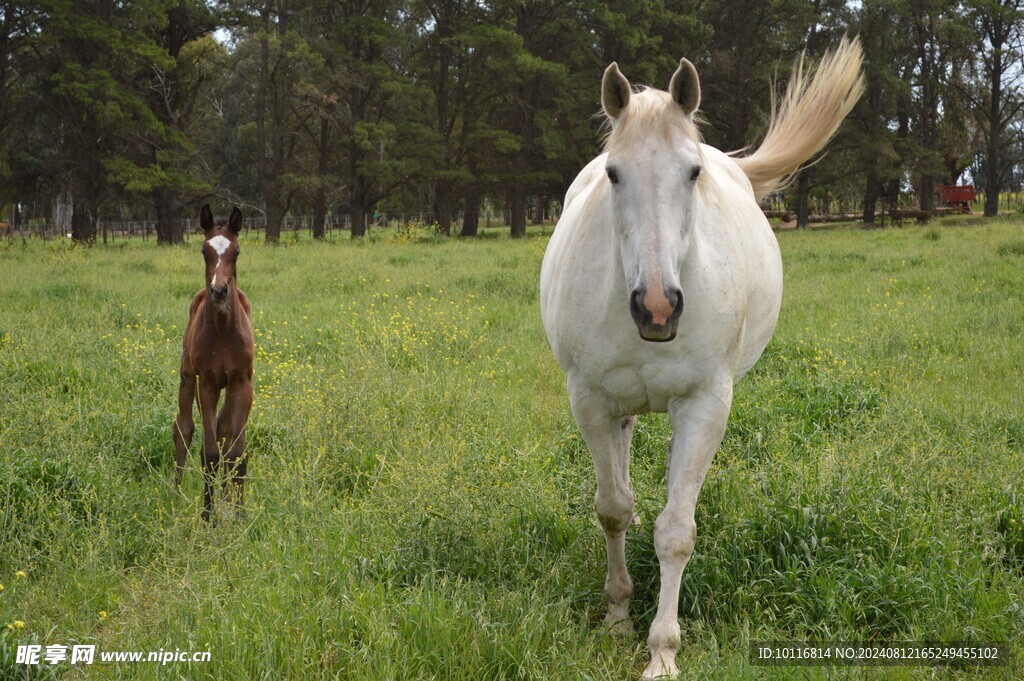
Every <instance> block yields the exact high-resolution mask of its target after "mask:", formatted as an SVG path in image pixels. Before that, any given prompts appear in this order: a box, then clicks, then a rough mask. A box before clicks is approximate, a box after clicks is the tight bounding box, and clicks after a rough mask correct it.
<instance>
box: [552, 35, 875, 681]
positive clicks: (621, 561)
mask: <svg viewBox="0 0 1024 681" xmlns="http://www.w3.org/2000/svg"><path fill="white" fill-rule="evenodd" d="M861 62H862V51H861V47H860V44H859V42H857V41H856V40H853V41H847V40H846V39H844V40H843V41H842V42H841V43H840V45H839V46H838V48H837V49H836V50H835V51H834V52H832V53H831V54H829V55H828V56H826V57H825V58H824V59H823V60H822V61H821V63H820V65H819V66H818V68H817V70H816V72H815V75H814V77H813V78H810V79H808V78H807V77H806V76H805V73H804V70H803V68H802V60H801V62H799V63H798V64H797V68H796V71H795V73H794V76H793V78H792V79H791V81H790V84H789V87H788V89H787V92H786V95H785V97H784V98H783V101H782V103H781V105H780V107H779V110H778V112H777V114H775V115H773V117H772V120H771V123H770V125H769V129H768V132H767V134H766V136H765V139H764V141H763V142H762V144H761V146H760V147H759V148H758V150H757V151H756V152H755V153H754V154H752V155H749V156H745V157H741V156H738V155H728V154H724V153H722V152H721V151H719V150H718V149H715V148H713V147H709V146H707V145H705V144H702V143H701V139H700V136H699V134H698V132H697V129H696V127H695V125H694V121H693V113H694V111H695V110H696V109H697V106H698V104H699V103H700V84H699V81H698V79H697V71H696V69H694V67H693V64H691V63H690V62H689V61H687V60H686V59H683V60H681V61H680V62H679V69H678V70H677V71H676V72H675V74H674V75H673V76H672V80H671V82H670V84H669V90H668V92H663V91H661V90H655V89H643V90H640V91H634V90H633V89H632V88H631V87H630V84H629V81H627V80H626V78H625V77H624V76H623V75H622V73H621V72H620V71H619V68H618V65H617V64H615V63H612V64H611V65H610V66H609V67H608V68H607V70H606V71H605V72H604V80H603V82H602V86H601V88H602V91H601V101H602V105H603V107H604V111H605V113H606V114H607V116H608V119H609V121H610V123H611V132H610V134H609V135H608V138H607V140H606V142H605V153H603V154H601V155H600V156H598V157H597V158H595V159H594V160H593V161H591V162H590V163H589V164H588V165H587V166H586V167H585V168H584V169H583V170H582V172H580V174H579V176H578V177H577V178H576V180H575V181H574V182H573V183H572V186H570V187H569V191H568V193H567V194H566V196H565V204H564V209H563V213H562V217H561V219H560V220H559V222H558V225H557V227H556V228H555V232H554V235H553V236H552V238H551V241H550V243H549V244H548V248H547V252H546V253H545V256H544V264H543V266H542V269H541V282H540V290H541V311H542V315H543V318H544V328H545V330H546V331H547V335H548V340H549V342H550V343H551V347H552V349H553V350H554V353H555V357H556V358H557V360H558V362H559V364H561V366H562V368H563V369H565V372H566V374H567V375H568V390H569V399H570V402H571V404H572V413H573V416H574V417H575V419H576V423H577V424H579V427H580V430H581V431H582V433H583V438H584V440H585V441H586V443H587V447H588V448H589V449H590V454H591V457H592V458H593V461H594V469H595V471H596V473H597V494H596V499H595V506H596V508H597V516H598V519H599V520H600V522H601V525H602V527H603V528H604V533H605V541H606V545H607V552H608V575H607V579H606V581H605V593H606V594H607V595H608V598H609V599H610V608H609V612H608V615H607V617H606V620H605V621H606V624H608V625H609V626H611V627H612V628H613V629H616V630H624V631H627V632H628V631H631V628H632V625H631V624H630V620H629V598H630V596H631V594H632V591H633V583H632V580H631V579H630V577H629V572H628V571H627V568H626V555H625V535H626V529H627V528H628V527H629V525H630V524H631V521H632V520H633V519H634V515H633V505H634V502H633V490H632V485H631V483H630V479H629V447H630V439H631V437H632V432H633V424H634V422H635V420H636V416H635V415H636V414H640V413H644V412H648V411H659V412H668V414H669V418H670V419H671V422H672V430H673V438H672V442H671V443H670V445H669V453H668V472H667V478H668V503H667V505H666V506H665V509H664V511H663V512H662V513H661V515H659V517H658V520H657V522H656V524H655V529H654V544H655V549H656V551H657V554H658V561H659V562H660V564H661V594H660V598H659V600H658V613H657V616H656V617H655V619H654V622H653V623H652V625H651V631H650V635H649V636H648V639H647V642H648V645H649V646H650V651H651V662H650V664H649V665H648V667H647V669H646V670H645V671H644V674H643V678H645V679H648V678H656V677H664V676H675V675H676V674H677V673H678V671H679V670H678V668H677V667H676V662H675V657H676V652H677V651H678V649H679V643H680V629H679V623H678V620H677V615H678V606H679V582H680V578H681V577H682V573H683V568H684V567H685V566H686V563H687V561H688V560H689V559H690V556H691V554H692V553H693V548H694V542H695V540H696V537H697V527H696V524H695V522H694V510H695V506H696V503H697V495H698V494H699V492H700V489H701V485H702V484H703V482H704V477H705V475H706V474H707V472H708V468H709V467H710V465H711V459H712V457H713V456H714V453H715V451H716V450H717V449H718V446H719V445H720V444H721V442H722V436H723V435H724V433H725V425H726V421H727V419H728V416H729V408H730V404H731V403H732V394H733V385H734V384H735V383H736V382H737V381H739V379H740V378H742V377H743V375H744V374H745V373H746V372H747V371H748V370H749V369H750V368H751V367H752V366H753V365H754V363H755V362H756V361H757V359H758V357H760V355H761V353H762V351H763V350H764V348H765V346H766V345H767V344H768V341H769V340H770V339H771V336H772V333H773V332H774V330H775V323H776V321H777V319H778V315H779V307H780V304H781V300H782V260H781V257H780V255H779V247H778V244H777V243H776V240H775V236H774V235H773V234H772V230H771V227H770V226H769V224H768V220H767V219H766V218H765V216H764V214H763V213H762V212H761V209H760V208H759V207H758V199H760V198H762V197H763V196H765V195H766V194H767V193H769V192H770V191H772V190H773V189H775V188H777V187H779V186H781V185H782V184H783V183H785V182H786V181H788V180H789V179H790V178H791V177H792V175H793V173H795V172H796V171H797V170H798V169H799V168H800V166H801V165H802V164H804V163H805V162H806V161H808V159H810V158H811V157H812V156H814V154H816V153H817V152H818V151H820V150H821V148H822V147H823V146H824V145H825V143H826V142H827V141H828V140H829V139H830V138H831V137H832V135H833V134H835V132H836V130H837V129H838V127H839V125H840V123H841V122H842V120H843V118H845V116H846V114H847V113H849V111H850V109H851V108H852V107H853V105H854V104H855V103H856V101H857V99H858V98H859V97H860V94H861V92H862V90H863V77H862V76H861ZM637 331H639V334H638V333H637Z"/></svg>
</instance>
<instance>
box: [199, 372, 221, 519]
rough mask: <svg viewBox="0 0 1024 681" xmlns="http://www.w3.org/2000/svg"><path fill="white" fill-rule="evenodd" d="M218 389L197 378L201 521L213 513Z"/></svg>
mask: <svg viewBox="0 0 1024 681" xmlns="http://www.w3.org/2000/svg"><path fill="white" fill-rule="evenodd" d="M218 400H220V388H219V387H218V386H217V384H216V382H215V381H214V380H213V379H210V380H203V376H200V377H199V414H200V416H201V418H202V422H203V520H205V521H209V520H210V514H211V513H212V512H213V488H214V481H215V478H216V477H217V468H218V466H219V464H220V443H219V442H217V402H218Z"/></svg>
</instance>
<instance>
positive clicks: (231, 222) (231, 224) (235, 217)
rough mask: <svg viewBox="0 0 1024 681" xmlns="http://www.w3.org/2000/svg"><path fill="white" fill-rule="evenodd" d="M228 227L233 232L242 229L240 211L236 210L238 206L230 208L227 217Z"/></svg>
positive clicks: (236, 232)
mask: <svg viewBox="0 0 1024 681" xmlns="http://www.w3.org/2000/svg"><path fill="white" fill-rule="evenodd" d="M228 229H230V230H231V231H232V232H234V233H235V234H238V233H239V232H241V231H242V211H240V210H238V206H235V207H234V208H233V209H232V210H231V217H229V218H228Z"/></svg>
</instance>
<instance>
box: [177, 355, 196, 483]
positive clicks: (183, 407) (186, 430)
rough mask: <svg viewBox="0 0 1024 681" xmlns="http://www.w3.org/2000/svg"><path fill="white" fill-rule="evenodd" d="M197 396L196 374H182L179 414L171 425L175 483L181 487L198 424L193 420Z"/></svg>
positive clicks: (179, 390) (179, 392)
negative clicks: (193, 404) (186, 460)
mask: <svg viewBox="0 0 1024 681" xmlns="http://www.w3.org/2000/svg"><path fill="white" fill-rule="evenodd" d="M195 397H196V379H195V376H187V375H186V374H184V373H183V374H181V383H180V385H179V386H178V415H177V417H175V419H174V424H173V425H172V426H171V431H172V433H171V435H172V437H173V439H174V485H175V487H179V488H180V487H181V479H182V477H183V476H184V475H185V458H186V455H187V454H188V449H189V447H191V446H192V434H193V433H194V432H195V429H196V424H195V421H193V420H192V402H193V401H194V400H195Z"/></svg>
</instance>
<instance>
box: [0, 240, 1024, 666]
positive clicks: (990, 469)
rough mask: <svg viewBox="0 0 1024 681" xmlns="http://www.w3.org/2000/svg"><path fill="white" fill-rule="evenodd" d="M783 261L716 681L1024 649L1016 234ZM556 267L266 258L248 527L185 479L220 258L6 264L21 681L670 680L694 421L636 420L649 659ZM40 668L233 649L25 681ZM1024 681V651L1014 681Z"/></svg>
mask: <svg viewBox="0 0 1024 681" xmlns="http://www.w3.org/2000/svg"><path fill="white" fill-rule="evenodd" d="M779 238H780V242H781V246H782V249H783V257H784V260H785V265H786V293H785V300H784V306H783V311H782V318H781V321H780V325H779V329H778V331H777V333H776V336H775V339H774V340H773V341H772V344H771V345H770V346H769V348H768V350H767V352H766V354H765V357H763V358H762V360H761V362H760V363H759V364H758V365H757V367H755V369H754V370H753V372H752V373H751V375H750V376H748V377H747V378H746V379H745V380H744V382H743V383H742V384H741V385H740V386H739V388H738V389H737V392H736V399H735V403H734V407H733V415H732V419H731V422H730V425H729V429H728V432H727V434H726V438H725V442H724V443H723V446H722V449H721V451H720V452H719V454H718V456H717V458H716V461H715V464H714V465H713V467H712V470H711V472H710V474H709V476H708V479H707V482H706V484H705V487H704V491H703V494H702V495H701V500H700V504H699V506H698V519H697V520H698V528H699V529H698V534H699V538H698V544H697V552H696V554H695V555H694V557H693V559H692V561H691V563H690V565H689V567H688V568H687V571H686V573H685V575H684V577H683V588H682V595H681V608H680V612H681V618H682V624H683V630H684V642H683V649H682V651H681V658H680V662H681V664H680V667H681V668H682V669H683V670H684V674H685V675H686V676H687V677H691V678H702V677H707V676H712V677H716V678H721V677H731V678H744V677H747V676H750V675H752V674H754V673H755V671H756V673H757V674H758V675H761V676H767V677H778V678H788V677H789V676H791V675H792V673H793V671H794V670H793V669H791V668H790V669H787V668H759V669H758V670H753V669H752V668H751V667H750V666H749V662H748V657H747V656H748V645H749V643H750V641H752V640H761V641H764V640H791V639H801V640H802V639H828V640H859V641H895V640H911V639H932V640H950V641H954V640H957V641H959V640H974V641H985V640H994V641H1006V642H1009V643H1011V644H1012V645H1013V646H1014V648H1015V651H1016V653H1017V654H1019V641H1020V638H1021V634H1022V631H1024V600H1022V599H1024V596H1022V591H1024V527H1022V526H1024V486H1022V479H1024V454H1022V449H1024V410H1022V397H1021V396H1022V389H1021V387H1022V386H1021V375H1022V374H1021V364H1020V357H1021V356H1024V339H1022V333H1021V332H1022V330H1024V315H1022V314H1021V309H1022V302H1024V287H1022V286H1021V271H1022V266H1024V260H1022V258H1021V250H1020V248H1019V245H1020V243H1021V237H1020V234H1019V226H1018V225H1016V224H1014V223H1010V222H1001V223H984V224H983V225H980V226H979V225H977V224H973V223H972V224H971V225H969V226H965V225H962V224H958V223H957V222H955V221H953V222H945V223H940V226H939V227H935V226H932V227H929V228H927V229H925V228H908V229H901V230H883V231H874V232H861V231H842V230H835V231H830V232H799V233H785V234H780V236H779ZM545 243H546V238H545V237H544V236H543V235H538V234H533V235H531V236H530V237H529V238H527V239H524V240H520V241H509V240H506V239H504V238H487V239H479V240H475V241H470V242H463V241H455V240H451V241H446V240H435V239H433V238H431V237H429V236H427V235H424V234H421V233H415V232H410V231H408V230H405V231H402V232H399V233H389V232H381V233H379V234H378V236H377V237H376V238H374V239H370V240H368V241H366V242H364V243H356V244H353V243H349V242H348V241H339V242H329V243H326V244H313V243H310V242H308V241H305V240H299V241H295V242H291V241H289V242H288V243H287V244H284V245H281V246H278V247H267V246H263V245H262V244H260V243H258V242H256V241H255V240H252V241H251V242H250V243H246V244H244V246H245V247H244V249H243V250H244V253H243V256H242V258H241V260H240V263H239V273H240V274H239V276H240V281H241V284H242V286H243V288H244V289H245V290H246V292H247V293H248V294H249V296H250V298H251V299H252V301H253V308H254V325H255V327H256V333H257V348H258V351H257V359H256V399H255V404H254V409H253V414H252V417H251V419H250V422H249V433H250V435H249V442H250V448H249V451H250V456H251V461H252V463H251V466H250V468H249V471H250V484H249V486H248V488H247V491H246V496H247V499H246V508H245V512H244V513H243V514H242V515H240V516H239V517H236V518H230V517H228V518H226V519H225V520H223V521H222V522H221V523H220V524H218V525H216V526H213V527H208V526H206V525H204V524H203V523H202V522H201V521H200V520H199V513H200V510H201V507H200V504H201V500H200V494H201V480H200V476H199V473H198V466H199V464H198V461H197V458H198V457H196V456H194V455H193V456H192V457H191V458H190V460H189V464H188V466H189V468H188V470H187V473H186V481H185V486H184V489H183V493H182V494H178V493H177V492H176V491H175V490H174V488H173V482H172V481H173V471H172V468H173V465H172V463H171V462H172V450H173V448H172V444H171V438H170V423H171V418H172V416H173V413H174V406H175V402H176V392H175V391H176V388H177V375H176V373H177V362H178V356H179V352H180V339H181V333H182V330H183V325H184V322H185V314H186V310H187V306H188V302H189V300H190V298H191V295H192V294H193V293H194V291H195V290H196V289H197V288H198V287H199V286H200V285H201V284H202V281H201V278H202V274H201V272H202V265H201V258H200V256H199V254H198V253H197V252H196V251H197V249H196V248H193V247H191V246H190V247H188V248H171V249H162V248H155V247H153V246H152V245H151V244H144V243H126V244H120V243H119V244H117V245H116V246H115V247H112V248H94V249H92V250H83V249H76V248H70V247H68V246H67V245H66V244H64V243H63V242H47V243H38V242H30V243H28V244H27V245H22V244H20V243H14V244H7V245H6V246H4V247H3V250H2V251H0V262H2V263H3V267H2V268H0V399H2V404H0V509H2V510H0V584H3V587H4V588H3V590H2V591H0V641H2V643H0V645H2V646H3V649H2V650H0V654H2V657H0V677H2V678H47V675H53V676H63V677H65V678H92V677H98V678H122V677H125V678H142V679H148V678H166V677H170V678H196V679H222V678H239V679H242V678H244V679H264V678H266V679H280V678H289V679H320V678H341V679H429V678H434V679H461V678H466V679H469V678H472V679H486V678H495V679H498V678H500V679H507V678H559V679H562V678H564V679H623V678H630V677H632V676H636V675H638V674H639V671H640V670H641V669H642V668H643V665H644V664H645V661H646V660H645V656H646V650H645V646H644V633H645V629H646V627H647V626H648V625H649V623H650V619H651V618H652V616H653V612H654V609H655V607H656V596H657V588H658V571H657V558H656V556H655V552H654V548H653V541H652V536H651V534H652V531H653V525H654V523H653V520H654V518H655V517H656V515H657V513H658V512H659V510H660V507H661V505H662V504H663V502H664V456H665V451H666V447H667V441H668V437H669V431H668V425H667V421H666V419H665V418H664V417H663V416H661V415H647V416H644V417H642V418H641V419H640V421H639V423H638V426H637V429H636V435H635V439H634V451H633V472H634V473H633V475H634V485H635V488H636V492H637V497H638V506H639V510H640V515H641V516H642V519H643V521H644V522H643V524H642V525H641V526H640V527H639V528H634V529H633V530H631V533H630V536H629V545H628V558H629V565H630V569H631V571H632V573H633V576H634V580H635V582H636V594H635V603H634V611H635V616H636V619H637V630H638V631H639V632H641V633H639V634H638V635H637V636H636V637H634V638H625V639H617V638H611V637H608V636H606V635H605V634H604V633H603V632H602V630H601V628H600V626H599V622H600V619H601V617H602V615H603V611H604V602H603V596H602V593H601V589H602V585H603V579H604V548H603V540H602V535H601V531H600V528H599V526H598V525H597V523H596V521H595V519H594V514H593V509H592V500H593V494H594V480H593V474H592V471H591V464H590V460H589V455H588V454H587V451H586V448H585V446H584V445H583V442H582V439H581V437H580V435H579V433H578V431H577V430H576V427H575V425H574V424H573V421H572V418H571V416H570V414H569V410H568V402H567V398H566V394H565V389H564V377H563V375H562V374H561V371H560V369H558V367H557V365H556V364H555V363H554V361H553V359H552V357H551V353H550V351H549V350H548V348H547V345H546V341H545V339H544V335H543V331H542V329H541V326H540V322H539V308H538V302H537V278H538V271H539V266H540V261H541V258H542V255H543V249H544V246H545ZM193 245H194V244H193ZM197 442H198V440H197ZM20 573H23V574H24V576H19V574H20ZM25 643H41V644H43V645H52V644H64V645H70V644H72V643H87V644H95V645H97V646H98V649H99V650H146V651H148V650H160V649H163V650H174V649H181V650H188V651H194V650H197V651H205V650H209V651H210V652H211V656H212V659H211V660H210V661H209V662H203V663H198V662H196V663H174V664H171V665H168V666H166V667H161V666H160V665H158V664H154V663H148V664H147V663H138V664H130V663H120V664H118V663H110V664H106V665H102V664H99V663H98V662H97V663H96V664H94V665H93V666H91V667H81V666H75V667H71V666H69V665H67V664H64V665H62V666H58V667H54V668H51V667H49V666H48V665H42V666H39V667H35V668H32V671H31V675H27V674H26V668H24V667H21V668H19V667H17V666H16V665H15V664H14V648H15V647H16V646H17V645H18V644H25ZM800 672H801V674H802V675H805V676H808V677H812V678H826V677H828V676H829V675H830V674H831V673H834V670H832V671H830V670H829V669H828V668H802V669H801V670H800ZM940 673H941V674H945V673H944V672H937V671H936V670H934V669H931V668H927V667H905V668H899V669H895V670H891V669H890V670H886V676H887V677H889V676H895V677H896V678H925V677H927V678H931V677H933V676H935V675H937V674H940ZM1022 673H1024V665H1022V663H1021V662H1019V661H1017V660H1014V661H1013V663H1012V664H1011V665H1010V666H1009V667H1005V668H996V669H991V670H988V671H985V672H984V674H986V675H989V676H992V677H995V678H1013V677H1020V676H1021V675H1022ZM976 674H977V671H976V670H970V669H960V670H957V669H954V670H951V671H950V672H949V676H952V677H958V676H974V675H976ZM868 675H869V676H870V675H871V674H870V673H869V674H868Z"/></svg>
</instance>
